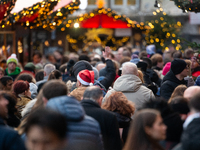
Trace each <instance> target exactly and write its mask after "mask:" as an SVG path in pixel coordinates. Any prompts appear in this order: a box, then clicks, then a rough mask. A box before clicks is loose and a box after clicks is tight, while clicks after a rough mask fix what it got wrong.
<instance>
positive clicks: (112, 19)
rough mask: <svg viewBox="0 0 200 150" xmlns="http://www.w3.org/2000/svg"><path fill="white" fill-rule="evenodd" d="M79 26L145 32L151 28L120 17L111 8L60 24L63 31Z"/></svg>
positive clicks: (95, 10)
mask: <svg viewBox="0 0 200 150" xmlns="http://www.w3.org/2000/svg"><path fill="white" fill-rule="evenodd" d="M77 23H78V24H79V25H80V28H131V27H132V28H135V29H140V30H143V31H145V30H146V29H149V26H145V25H144V23H143V22H141V23H140V24H139V23H137V22H136V21H132V20H131V19H129V18H128V17H126V16H125V15H119V14H117V13H116V12H115V11H114V10H112V9H110V8H97V9H94V10H93V11H91V12H89V13H86V14H83V15H80V16H79V17H76V18H73V19H66V20H64V21H63V22H62V24H60V26H59V28H60V29H61V31H65V29H66V28H73V27H74V24H77Z"/></svg>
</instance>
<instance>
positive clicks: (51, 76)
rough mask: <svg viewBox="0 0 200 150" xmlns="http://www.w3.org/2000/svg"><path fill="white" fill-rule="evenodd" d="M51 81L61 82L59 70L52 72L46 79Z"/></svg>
mask: <svg viewBox="0 0 200 150" xmlns="http://www.w3.org/2000/svg"><path fill="white" fill-rule="evenodd" d="M52 79H59V80H62V74H61V72H60V71H59V70H57V69H56V70H54V71H52V72H51V73H50V74H49V78H48V81H49V80H52Z"/></svg>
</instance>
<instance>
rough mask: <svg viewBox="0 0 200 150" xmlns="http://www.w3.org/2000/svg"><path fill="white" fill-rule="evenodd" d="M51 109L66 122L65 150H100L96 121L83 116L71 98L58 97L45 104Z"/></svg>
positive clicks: (81, 109) (78, 105) (80, 108)
mask: <svg viewBox="0 0 200 150" xmlns="http://www.w3.org/2000/svg"><path fill="white" fill-rule="evenodd" d="M46 107H48V108H52V109H54V110H56V111H58V112H60V113H61V114H63V115H64V116H65V118H66V121H67V128H68V131H67V139H68V148H67V150H102V149H103V143H102V139H101V137H100V133H101V131H100V127H99V124H98V122H97V121H96V120H94V119H93V118H91V117H89V116H87V115H85V112H84V110H83V108H82V106H81V105H80V103H79V102H78V101H77V100H76V99H75V98H73V97H68V96H60V97H55V98H52V99H50V100H49V101H48V102H47V106H46Z"/></svg>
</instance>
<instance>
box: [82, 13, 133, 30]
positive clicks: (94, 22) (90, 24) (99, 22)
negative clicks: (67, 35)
mask: <svg viewBox="0 0 200 150" xmlns="http://www.w3.org/2000/svg"><path fill="white" fill-rule="evenodd" d="M80 27H81V28H99V27H101V28H129V27H128V26H127V22H125V21H121V20H115V19H114V17H109V16H108V15H107V14H98V15H95V16H94V17H92V18H89V19H87V20H84V21H82V22H81V23H80Z"/></svg>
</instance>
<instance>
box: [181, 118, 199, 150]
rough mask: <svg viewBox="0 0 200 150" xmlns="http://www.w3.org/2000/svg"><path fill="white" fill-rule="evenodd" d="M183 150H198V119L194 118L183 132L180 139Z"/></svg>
mask: <svg viewBox="0 0 200 150" xmlns="http://www.w3.org/2000/svg"><path fill="white" fill-rule="evenodd" d="M181 143H182V149H183V150H199V149H200V118H195V119H193V120H192V122H190V124H189V125H188V126H187V128H186V130H184V132H183V134H182V137H181Z"/></svg>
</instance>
